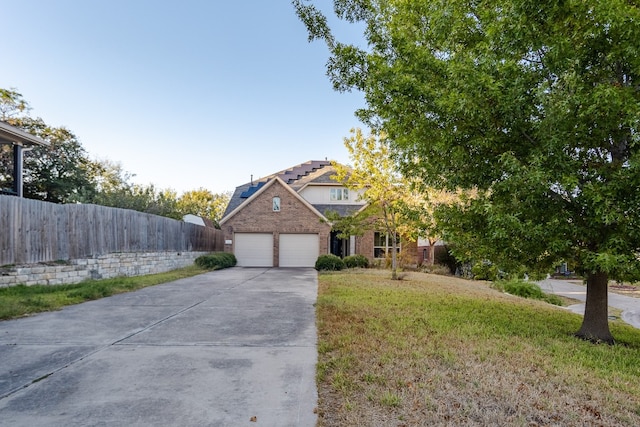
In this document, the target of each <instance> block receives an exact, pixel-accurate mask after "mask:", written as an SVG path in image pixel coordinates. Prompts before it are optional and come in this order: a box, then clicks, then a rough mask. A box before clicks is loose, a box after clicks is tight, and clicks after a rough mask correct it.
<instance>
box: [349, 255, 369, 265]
mask: <svg viewBox="0 0 640 427" xmlns="http://www.w3.org/2000/svg"><path fill="white" fill-rule="evenodd" d="M344 265H345V266H346V267H347V268H367V267H369V260H368V259H367V257H366V256H364V255H349V256H347V257H345V258H344Z"/></svg>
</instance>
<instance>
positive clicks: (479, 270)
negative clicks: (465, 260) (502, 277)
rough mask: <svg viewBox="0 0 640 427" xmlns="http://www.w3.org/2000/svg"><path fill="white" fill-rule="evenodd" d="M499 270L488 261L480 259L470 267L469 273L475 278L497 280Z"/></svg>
mask: <svg viewBox="0 0 640 427" xmlns="http://www.w3.org/2000/svg"><path fill="white" fill-rule="evenodd" d="M499 272H500V270H499V269H498V266H497V265H495V264H492V263H491V262H489V261H480V262H477V263H475V264H474V265H473V266H472V267H471V274H472V275H473V278H474V279H476V280H491V281H494V280H497V279H498V274H499Z"/></svg>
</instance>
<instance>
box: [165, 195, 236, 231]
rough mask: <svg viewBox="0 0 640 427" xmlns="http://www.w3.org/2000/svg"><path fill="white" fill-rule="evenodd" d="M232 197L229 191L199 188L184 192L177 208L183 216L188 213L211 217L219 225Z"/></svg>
mask: <svg viewBox="0 0 640 427" xmlns="http://www.w3.org/2000/svg"><path fill="white" fill-rule="evenodd" d="M230 197H231V194H229V193H220V194H214V193H212V192H211V191H209V190H206V189H204V188H199V189H197V190H192V191H187V192H186V193H184V194H182V196H180V198H178V200H177V203H176V208H177V211H178V212H179V213H180V216H181V217H182V216H184V215H187V214H192V215H197V216H199V217H202V218H207V219H210V220H211V221H213V222H214V223H215V224H216V226H217V224H218V221H220V219H222V215H223V214H224V210H225V209H226V207H227V204H228V203H229V198H230Z"/></svg>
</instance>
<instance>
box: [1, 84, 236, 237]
mask: <svg viewBox="0 0 640 427" xmlns="http://www.w3.org/2000/svg"><path fill="white" fill-rule="evenodd" d="M30 110H31V108H30V106H29V103H28V102H27V101H26V100H25V99H24V98H23V96H22V94H20V93H19V92H17V91H16V90H15V89H2V88H0V121H3V122H6V123H8V124H10V125H12V126H16V127H19V128H21V129H23V130H25V131H27V132H29V133H31V134H33V135H35V136H37V137H40V138H42V139H44V140H45V141H47V142H49V144H50V145H49V146H48V147H42V146H37V147H34V148H33V149H32V150H30V151H25V153H24V177H23V179H24V197H27V198H30V199H37V200H43V201H47V202H52V203H92V204H97V205H102V206H110V207H118V208H124V209H132V210H136V211H140V212H146V213H151V214H155V215H161V216H166V217H169V218H174V219H182V217H183V216H184V215H186V214H194V215H198V216H201V217H203V218H208V219H210V220H212V221H213V222H214V223H216V224H217V222H218V220H219V219H220V218H221V217H222V214H223V213H224V209H225V208H226V205H227V203H228V201H229V197H230V193H228V192H224V193H212V192H211V191H209V190H207V189H205V188H198V189H196V190H191V191H187V192H185V193H183V194H182V195H180V196H178V194H177V193H176V191H174V190H172V189H159V188H156V186H155V185H153V184H148V185H141V184H135V183H133V182H132V179H133V178H134V177H135V174H132V173H130V172H128V171H125V170H124V169H123V168H122V165H121V164H120V163H119V162H117V161H112V160H108V159H102V160H97V159H92V158H91V157H90V156H89V153H88V152H87V151H86V150H85V148H84V147H83V146H82V144H81V143H80V141H79V139H78V137H77V136H76V135H75V134H74V133H73V132H72V131H70V130H69V129H67V128H65V127H54V126H51V125H49V124H47V123H46V122H45V121H44V120H43V119H42V118H40V117H31V115H30ZM12 171H13V155H12V147H11V146H10V145H0V188H11V187H12V185H13V174H12Z"/></svg>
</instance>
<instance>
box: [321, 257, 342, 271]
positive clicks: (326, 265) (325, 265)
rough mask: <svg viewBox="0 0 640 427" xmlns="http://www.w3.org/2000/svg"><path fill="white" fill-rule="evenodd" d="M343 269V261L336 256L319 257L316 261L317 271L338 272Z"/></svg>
mask: <svg viewBox="0 0 640 427" xmlns="http://www.w3.org/2000/svg"><path fill="white" fill-rule="evenodd" d="M343 268H344V261H343V260H342V259H341V258H340V257H338V256H336V255H330V254H329V255H320V256H319V257H318V260H317V261H316V270H318V271H323V270H324V271H338V270H342V269H343Z"/></svg>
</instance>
